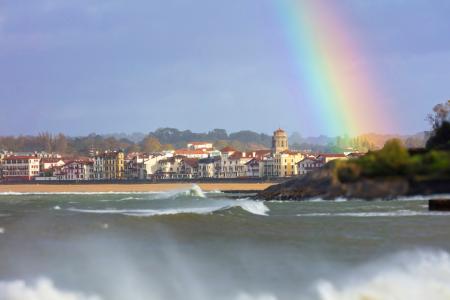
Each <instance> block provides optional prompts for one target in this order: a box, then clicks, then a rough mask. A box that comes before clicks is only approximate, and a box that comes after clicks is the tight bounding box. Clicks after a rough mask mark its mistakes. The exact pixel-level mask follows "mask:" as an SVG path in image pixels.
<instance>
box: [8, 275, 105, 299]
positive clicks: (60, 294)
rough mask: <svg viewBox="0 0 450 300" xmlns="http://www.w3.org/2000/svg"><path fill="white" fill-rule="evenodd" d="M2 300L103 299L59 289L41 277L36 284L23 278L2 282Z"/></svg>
mask: <svg viewBox="0 0 450 300" xmlns="http://www.w3.org/2000/svg"><path fill="white" fill-rule="evenodd" d="M0 299H2V300H101V298H100V297H98V296H86V295H84V294H82V293H77V292H69V291H62V290H59V289H57V288H56V287H55V286H54V284H53V282H52V281H51V280H49V279H45V278H44V279H39V280H37V281H36V282H35V283H34V284H27V283H26V282H25V281H23V280H15V281H7V282H0Z"/></svg>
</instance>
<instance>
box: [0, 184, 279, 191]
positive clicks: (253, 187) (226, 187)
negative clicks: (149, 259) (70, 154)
mask: <svg viewBox="0 0 450 300" xmlns="http://www.w3.org/2000/svg"><path fill="white" fill-rule="evenodd" d="M273 184H275V183H198V184H197V183H140V184H0V193H7V192H15V193H63V192H66V193H71V192H72V193H80V192H87V193H102V192H127V193H128V192H130V193H132V192H164V191H172V190H183V189H188V188H190V187H192V186H193V185H198V186H199V187H200V188H201V189H202V190H203V191H205V192H210V191H261V190H264V189H266V188H267V187H269V186H271V185H273Z"/></svg>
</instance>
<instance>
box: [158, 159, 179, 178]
mask: <svg viewBox="0 0 450 300" xmlns="http://www.w3.org/2000/svg"><path fill="white" fill-rule="evenodd" d="M183 159H185V157H183V156H173V157H169V158H165V159H161V160H159V161H158V168H157V171H156V172H155V174H153V175H152V177H153V178H155V179H173V178H177V174H178V173H180V171H181V165H182V161H183Z"/></svg>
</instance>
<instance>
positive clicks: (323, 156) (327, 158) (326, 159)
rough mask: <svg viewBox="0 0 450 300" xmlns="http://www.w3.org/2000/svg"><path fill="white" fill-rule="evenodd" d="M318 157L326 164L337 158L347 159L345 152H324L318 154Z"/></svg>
mask: <svg viewBox="0 0 450 300" xmlns="http://www.w3.org/2000/svg"><path fill="white" fill-rule="evenodd" d="M317 159H319V160H321V161H322V162H323V164H326V163H328V162H330V161H332V160H336V159H347V156H346V155H345V154H344V153H322V154H319V155H318V156H317Z"/></svg>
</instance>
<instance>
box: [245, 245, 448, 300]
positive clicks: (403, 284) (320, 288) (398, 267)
mask: <svg viewBox="0 0 450 300" xmlns="http://www.w3.org/2000/svg"><path fill="white" fill-rule="evenodd" d="M352 271H353V272H352V273H353V274H354V275H352V276H351V277H350V278H347V279H344V281H342V277H343V276H342V274H343V273H342V274H340V275H339V277H340V278H341V279H339V280H337V281H338V283H336V282H333V281H331V280H320V281H318V282H317V283H316V284H315V292H314V294H315V296H311V297H306V299H310V300H398V299H408V300H424V299H432V300H448V299H450V256H449V254H448V253H447V252H443V251H442V252H436V251H414V252H405V253H401V254H399V255H396V256H394V257H393V258H391V259H387V260H385V261H381V262H377V263H376V264H372V265H370V266H367V267H365V268H363V269H361V270H352ZM278 299H279V298H278V297H277V296H276V295H274V294H270V293H263V294H256V295H254V294H251V293H239V294H238V296H237V297H236V300H278ZM291 299H293V300H300V299H305V297H302V296H292V297H291Z"/></svg>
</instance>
